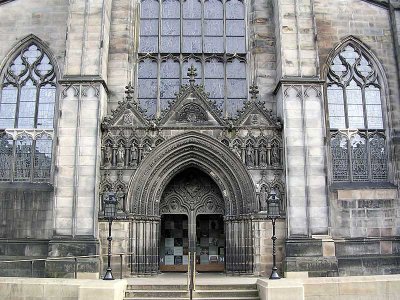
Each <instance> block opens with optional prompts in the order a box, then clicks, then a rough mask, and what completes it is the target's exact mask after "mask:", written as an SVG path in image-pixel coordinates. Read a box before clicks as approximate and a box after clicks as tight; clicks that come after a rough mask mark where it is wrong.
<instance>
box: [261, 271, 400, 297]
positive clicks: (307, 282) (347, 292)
mask: <svg viewBox="0 0 400 300" xmlns="http://www.w3.org/2000/svg"><path fill="white" fill-rule="evenodd" d="M257 288H258V290H259V293H260V299H261V300H276V299H279V300H286V299H287V300H297V299H299V300H326V299H344V298H345V299H355V300H356V299H367V298H368V299H375V298H376V299H398V295H399V293H400V275H381V276H351V277H329V278H296V279H287V278H282V279H280V280H267V279H258V280H257Z"/></svg>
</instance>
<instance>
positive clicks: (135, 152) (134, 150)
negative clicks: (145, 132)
mask: <svg viewBox="0 0 400 300" xmlns="http://www.w3.org/2000/svg"><path fill="white" fill-rule="evenodd" d="M138 156H139V155H138V148H137V147H136V145H135V144H133V143H132V146H131V161H130V162H129V165H131V166H133V167H136V166H137V163H138V161H137V160H138Z"/></svg>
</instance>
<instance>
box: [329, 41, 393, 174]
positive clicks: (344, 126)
mask: <svg viewBox="0 0 400 300" xmlns="http://www.w3.org/2000/svg"><path fill="white" fill-rule="evenodd" d="M381 80H382V79H381V78H380V75H379V72H378V69H377V66H376V63H374V62H373V60H372V59H371V58H370V56H369V55H368V54H367V53H366V52H365V51H364V50H363V49H362V48H361V47H360V46H359V45H357V44H356V43H352V42H348V43H347V44H345V45H344V46H342V47H341V48H340V50H339V51H338V52H337V53H336V55H335V56H334V58H333V59H332V61H331V64H330V68H329V71H328V75H327V102H328V112H329V126H330V148H331V157H332V173H333V181H334V182H341V181H349V182H360V181H384V180H387V179H388V171H387V154H388V153H387V144H386V134H385V126H384V116H383V110H382V85H381Z"/></svg>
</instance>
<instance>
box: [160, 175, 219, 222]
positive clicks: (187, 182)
mask: <svg viewBox="0 0 400 300" xmlns="http://www.w3.org/2000/svg"><path fill="white" fill-rule="evenodd" d="M190 211H195V213H207V214H223V213H224V200H223V196H222V194H221V192H220V190H219V187H218V186H217V185H216V183H215V182H214V181H213V180H212V179H211V178H210V177H209V176H207V175H205V174H204V173H203V172H201V171H200V170H199V169H194V168H189V169H187V170H185V171H183V172H182V173H180V174H178V175H177V176H176V177H174V178H173V179H172V180H171V182H170V183H169V184H168V186H167V187H166V188H165V191H164V193H163V195H162V197H161V202H160V213H161V214H167V213H168V214H171V213H186V214H189V212H190Z"/></svg>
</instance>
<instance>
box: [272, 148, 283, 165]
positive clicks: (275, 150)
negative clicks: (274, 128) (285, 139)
mask: <svg viewBox="0 0 400 300" xmlns="http://www.w3.org/2000/svg"><path fill="white" fill-rule="evenodd" d="M280 162H281V160H280V158H279V147H278V145H276V144H274V145H272V147H271V164H272V165H275V166H276V165H279V164H280Z"/></svg>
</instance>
